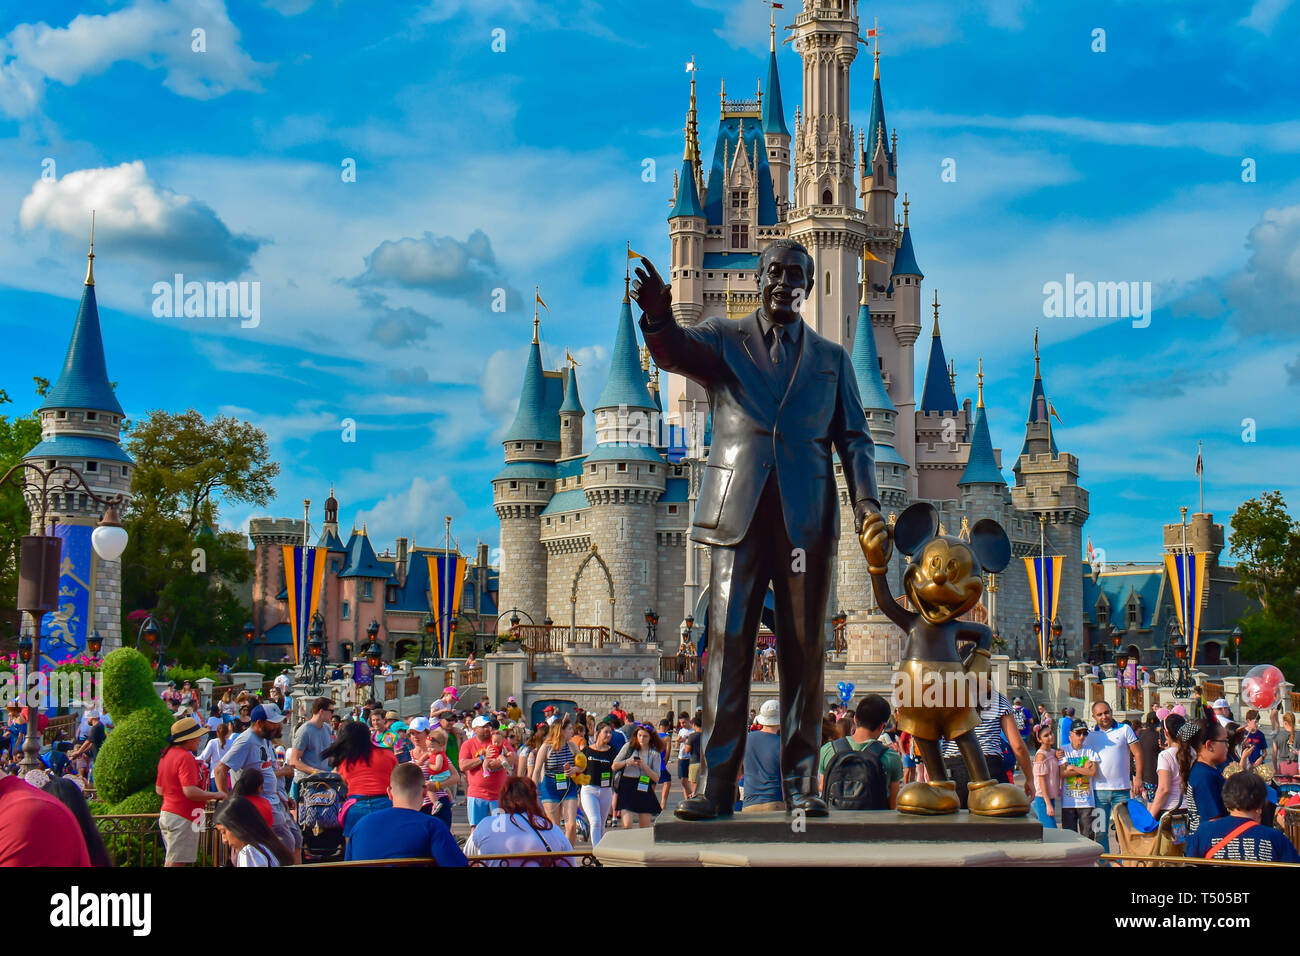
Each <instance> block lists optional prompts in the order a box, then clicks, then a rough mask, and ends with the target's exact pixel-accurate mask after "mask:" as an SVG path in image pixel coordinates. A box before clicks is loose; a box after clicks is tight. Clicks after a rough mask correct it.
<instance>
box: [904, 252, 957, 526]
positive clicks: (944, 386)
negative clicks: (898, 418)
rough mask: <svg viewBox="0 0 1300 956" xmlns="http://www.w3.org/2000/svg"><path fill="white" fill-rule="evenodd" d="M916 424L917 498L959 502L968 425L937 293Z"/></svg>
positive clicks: (936, 293)
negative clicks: (943, 334) (942, 327)
mask: <svg viewBox="0 0 1300 956" xmlns="http://www.w3.org/2000/svg"><path fill="white" fill-rule="evenodd" d="M900 251H901V250H900ZM915 420H916V472H917V494H918V495H920V497H922V498H927V499H930V500H936V501H938V500H946V499H954V498H956V497H957V496H958V495H957V479H958V477H959V476H960V474H961V471H962V467H963V462H962V459H961V457H960V454H959V452H960V446H961V445H962V443H964V442H965V441H966V436H967V433H968V425H969V421H968V419H967V412H966V410H965V409H964V408H963V407H962V405H961V403H960V402H958V401H957V394H956V392H955V391H954V390H953V383H952V378H951V371H950V369H949V367H948V360H947V358H945V356H944V352H943V338H942V337H941V336H940V334H939V293H938V292H935V296H934V331H933V332H932V333H931V336H930V361H929V364H928V365H927V366H926V371H925V391H924V392H923V393H922V395H921V409H920V411H918V412H917V413H916V419H915Z"/></svg>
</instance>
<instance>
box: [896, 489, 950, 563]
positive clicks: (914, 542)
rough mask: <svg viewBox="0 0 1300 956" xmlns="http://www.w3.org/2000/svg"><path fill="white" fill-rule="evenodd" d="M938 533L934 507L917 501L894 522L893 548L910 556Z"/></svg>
mask: <svg viewBox="0 0 1300 956" xmlns="http://www.w3.org/2000/svg"><path fill="white" fill-rule="evenodd" d="M938 531H939V512H938V511H936V510H935V508H934V505H932V504H928V503H927V502H924V501H919V502H917V503H916V504H914V505H912V506H911V507H909V508H907V509H905V510H904V511H903V513H902V514H901V515H899V516H898V520H897V521H895V522H894V546H895V547H897V548H898V550H899V551H901V552H903V554H907V555H912V554H915V553H916V552H917V551H919V550H920V548H921V545H923V544H925V542H927V541H929V540H930V539H931V538H933V537H934V536H935V534H936V533H938Z"/></svg>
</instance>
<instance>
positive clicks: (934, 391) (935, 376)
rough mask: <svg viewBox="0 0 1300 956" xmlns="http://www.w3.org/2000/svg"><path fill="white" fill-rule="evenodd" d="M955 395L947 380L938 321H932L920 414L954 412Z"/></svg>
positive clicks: (950, 381)
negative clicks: (928, 357) (928, 359)
mask: <svg viewBox="0 0 1300 956" xmlns="http://www.w3.org/2000/svg"><path fill="white" fill-rule="evenodd" d="M960 407H961V406H960V405H958V404H957V395H956V393H955V392H953V390H952V380H951V379H949V378H948V360H947V359H946V358H945V357H944V354H943V339H941V338H939V320H938V319H935V320H934V335H933V337H932V338H931V339H930V364H929V366H928V367H927V368H926V370H925V391H924V392H923V393H922V395H921V411H922V412H956V411H957V409H958V408H960Z"/></svg>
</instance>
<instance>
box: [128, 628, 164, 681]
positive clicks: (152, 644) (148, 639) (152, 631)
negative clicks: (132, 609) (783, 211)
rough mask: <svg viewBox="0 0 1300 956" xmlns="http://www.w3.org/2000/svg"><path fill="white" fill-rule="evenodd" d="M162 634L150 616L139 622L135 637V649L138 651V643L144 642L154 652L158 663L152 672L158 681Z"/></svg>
mask: <svg viewBox="0 0 1300 956" xmlns="http://www.w3.org/2000/svg"><path fill="white" fill-rule="evenodd" d="M161 635H162V632H161V631H159V630H158V622H157V621H156V620H155V619H154V616H153V615H152V614H148V615H145V619H144V620H143V621H141V622H140V630H139V631H138V632H137V633H136V635H135V649H136V650H137V651H138V650H139V649H140V641H141V640H144V641H145V643H147V644H148V645H149V649H150V650H151V651H154V652H156V654H157V658H158V662H157V665H156V666H155V668H154V670H155V671H156V672H157V674H158V679H159V680H162V676H163V645H162V642H161V641H160V640H159V638H160V637H161Z"/></svg>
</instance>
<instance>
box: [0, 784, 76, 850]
mask: <svg viewBox="0 0 1300 956" xmlns="http://www.w3.org/2000/svg"><path fill="white" fill-rule="evenodd" d="M0 866H90V854H89V853H88V852H87V851H86V839H85V837H83V836H82V835H81V827H80V826H78V824H77V818H76V817H75V816H73V815H72V811H71V810H69V809H68V808H67V807H66V806H64V805H63V803H62V802H61V801H60V800H59V799H58V798H57V797H54V796H52V795H50V794H48V793H46V792H44V791H43V790H37V789H36V788H35V787H33V786H32V785H31V784H29V783H28V782H27V781H26V780H22V779H20V778H18V777H7V776H4V775H3V771H0Z"/></svg>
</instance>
